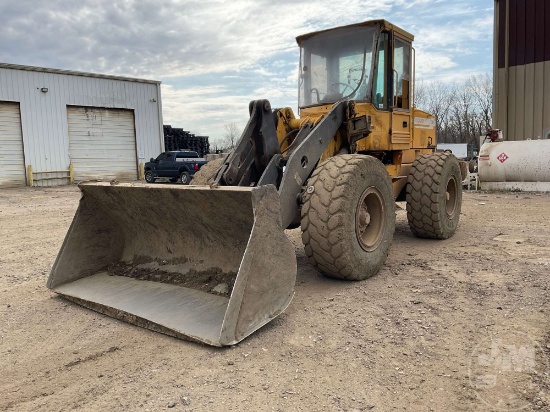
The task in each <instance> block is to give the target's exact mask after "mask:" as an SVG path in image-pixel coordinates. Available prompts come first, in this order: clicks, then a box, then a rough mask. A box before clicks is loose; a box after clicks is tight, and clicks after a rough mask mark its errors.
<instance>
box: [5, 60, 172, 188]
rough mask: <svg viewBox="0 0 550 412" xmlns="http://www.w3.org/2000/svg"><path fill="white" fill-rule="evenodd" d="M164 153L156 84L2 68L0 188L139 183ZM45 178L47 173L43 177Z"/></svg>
mask: <svg viewBox="0 0 550 412" xmlns="http://www.w3.org/2000/svg"><path fill="white" fill-rule="evenodd" d="M163 150H164V135H163V128H162V105H161V95H160V82H158V81H152V80H142V79H132V78H125V77H116V76H106V75H100V74H91V73H81V72H73V71H67V70H55V69H45V68H40V67H28V66H19V65H13V64H3V63H0V187H7V186H20V185H21V186H22V185H25V184H26V183H27V182H28V181H29V177H30V176H29V166H31V168H32V173H31V175H32V176H33V177H34V185H35V186H53V185H62V184H67V183H68V179H67V177H68V170H69V165H71V166H72V170H73V171H74V179H75V181H81V180H90V179H113V178H116V179H118V180H125V181H129V180H136V179H138V177H139V164H140V163H143V162H145V161H146V159H149V158H151V157H156V156H157V155H158V154H159V153H160V152H162V151H163ZM45 172H48V173H45Z"/></svg>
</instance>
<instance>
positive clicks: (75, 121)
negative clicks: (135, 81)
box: [67, 106, 138, 181]
mask: <svg viewBox="0 0 550 412" xmlns="http://www.w3.org/2000/svg"><path fill="white" fill-rule="evenodd" d="M67 117H68V122H69V155H70V158H71V163H72V165H73V168H74V178H75V180H76V181H81V180H90V179H114V178H116V179H119V180H136V179H137V177H138V169H137V159H136V138H135V133H134V112H133V111H132V110H122V109H102V108H97V107H75V106H68V107H67Z"/></svg>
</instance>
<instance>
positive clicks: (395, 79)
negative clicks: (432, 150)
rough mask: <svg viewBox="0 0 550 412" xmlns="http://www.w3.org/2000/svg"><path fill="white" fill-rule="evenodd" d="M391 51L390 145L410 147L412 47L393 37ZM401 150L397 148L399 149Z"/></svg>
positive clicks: (408, 43) (404, 41)
mask: <svg viewBox="0 0 550 412" xmlns="http://www.w3.org/2000/svg"><path fill="white" fill-rule="evenodd" d="M392 49H393V50H392V57H393V58H392V73H391V76H389V77H390V78H391V85H389V86H390V87H389V88H390V93H389V94H390V96H391V113H392V115H391V143H392V145H407V146H410V139H411V130H412V126H411V103H412V102H411V95H412V84H411V83H412V81H411V79H412V70H411V67H412V62H411V55H412V45H411V43H410V42H409V41H406V40H404V39H401V38H400V37H398V36H396V35H393V42H392ZM401 148H402V147H399V149H401ZM403 148H405V147H403ZM407 148H408V147H407Z"/></svg>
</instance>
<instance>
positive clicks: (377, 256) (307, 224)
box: [301, 154, 395, 280]
mask: <svg viewBox="0 0 550 412" xmlns="http://www.w3.org/2000/svg"><path fill="white" fill-rule="evenodd" d="M303 200H304V203H303V205H302V222H301V226H302V241H303V243H304V246H305V252H306V254H307V256H308V257H309V258H310V260H311V262H312V263H313V264H314V265H315V266H316V267H317V268H318V269H319V270H320V271H321V272H322V273H324V274H325V275H327V276H330V277H334V278H339V279H348V280H362V279H367V278H369V277H371V276H373V275H375V274H377V273H378V272H379V270H380V268H381V267H382V265H383V264H384V262H385V261H386V257H387V255H388V251H389V249H390V245H391V242H392V238H393V232H394V230H395V201H394V197H393V190H392V185H391V180H390V178H389V176H388V172H387V171H386V168H385V167H384V165H383V164H382V163H381V162H380V161H379V160H378V159H376V158H374V157H371V156H363V155H357V154H351V155H341V156H335V157H332V158H330V159H328V160H326V161H325V162H323V163H321V164H320V165H319V166H317V168H316V169H315V171H314V172H313V175H312V176H311V178H310V179H309V181H308V183H307V189H306V191H305V192H304V195H303Z"/></svg>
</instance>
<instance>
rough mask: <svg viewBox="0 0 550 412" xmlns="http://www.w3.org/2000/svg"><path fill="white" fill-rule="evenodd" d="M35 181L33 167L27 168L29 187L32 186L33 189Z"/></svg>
mask: <svg viewBox="0 0 550 412" xmlns="http://www.w3.org/2000/svg"><path fill="white" fill-rule="evenodd" d="M33 183H34V181H33V178H32V166H31V165H29V166H28V167H27V186H30V187H32V185H33Z"/></svg>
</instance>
